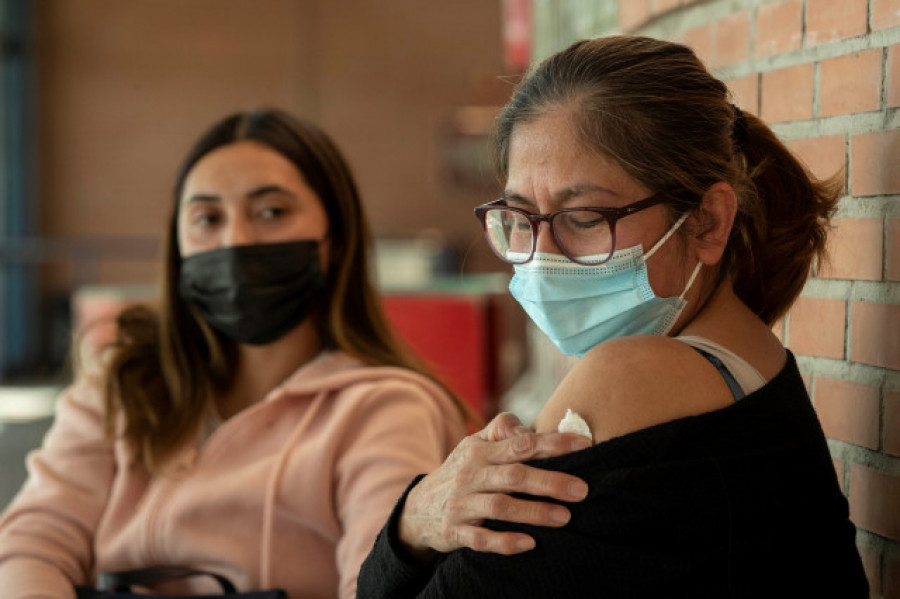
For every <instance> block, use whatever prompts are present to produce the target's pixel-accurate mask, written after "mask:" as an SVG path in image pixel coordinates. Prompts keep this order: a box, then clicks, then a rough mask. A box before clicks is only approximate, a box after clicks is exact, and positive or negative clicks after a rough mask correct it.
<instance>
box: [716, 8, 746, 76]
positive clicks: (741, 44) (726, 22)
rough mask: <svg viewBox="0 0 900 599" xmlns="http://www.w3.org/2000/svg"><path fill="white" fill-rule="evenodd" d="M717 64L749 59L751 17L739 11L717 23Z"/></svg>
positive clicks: (723, 64)
mask: <svg viewBox="0 0 900 599" xmlns="http://www.w3.org/2000/svg"><path fill="white" fill-rule="evenodd" d="M715 39H716V59H715V63H714V64H715V66H719V67H721V66H725V65H729V64H733V63H735V62H739V61H741V60H747V58H748V57H749V56H750V17H748V16H747V15H746V14H745V13H738V14H735V15H731V16H730V17H725V18H724V19H719V21H718V22H717V23H716V33H715Z"/></svg>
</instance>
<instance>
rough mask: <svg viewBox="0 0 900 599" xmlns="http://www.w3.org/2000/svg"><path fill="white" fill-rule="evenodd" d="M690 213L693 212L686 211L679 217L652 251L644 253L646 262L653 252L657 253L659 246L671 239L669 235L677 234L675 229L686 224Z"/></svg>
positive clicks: (654, 245)
mask: <svg viewBox="0 0 900 599" xmlns="http://www.w3.org/2000/svg"><path fill="white" fill-rule="evenodd" d="M690 214H691V213H690V212H685V213H684V214H682V215H681V216H680V217H679V218H678V220H677V221H675V224H674V225H672V228H671V229H669V230H668V231H666V234H665V235H663V236H662V238H661V239H660V240H659V241H657V242H656V243H655V244H653V247H652V248H650V251H648V252H647V253H646V254H644V262H646V261H647V260H649V259H650V256H652V255H653V254H655V253H656V250H658V249H659V248H661V247H662V244H664V243H665V242H667V241H668V240H669V237H671V236H672V235H674V234H675V231H677V230H678V228H679V227H680V226H681V225H683V224H684V221H686V220H687V217H688V216H690Z"/></svg>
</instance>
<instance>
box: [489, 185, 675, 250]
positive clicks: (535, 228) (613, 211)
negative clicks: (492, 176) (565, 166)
mask: <svg viewBox="0 0 900 599" xmlns="http://www.w3.org/2000/svg"><path fill="white" fill-rule="evenodd" d="M663 199H664V196H663V194H658V193H657V194H653V195H652V196H649V197H646V198H644V199H643V200H638V201H637V202H632V203H631V204H628V205H626V206H622V207H621V208H601V207H594V206H592V207H584V208H580V207H579V208H563V209H562V210H556V211H554V212H551V213H550V214H531V213H529V212H525V211H524V210H522V209H521V208H515V207H512V206H507V204H506V198H498V199H496V200H494V201H492V202H488V203H487V204H482V205H480V206H476V207H475V217H476V218H478V220H479V222H481V228H482V229H483V230H484V235H485V237H487V242H488V245H489V246H490V247H491V251H492V252H494V254H495V255H496V256H497V257H498V258H500V259H501V260H503V261H504V262H506V263H507V264H527V263H529V262H531V260H532V258H534V252H535V250H536V249H537V240H538V233H539V232H540V226H541V223H542V222H546V223H548V225H549V227H550V234H551V235H553V240H554V241H555V242H556V247H558V248H559V249H560V251H561V252H562V253H563V255H564V256H565V257H566V258H568V259H569V260H571V261H572V262H575V263H576V264H581V265H583V266H600V265H601V264H606V263H607V262H608V261H609V259H610V258H611V257H612V255H613V252H615V251H616V221H618V220H619V219H622V218H625V217H626V216H631V215H632V214H635V213H637V212H640V211H641V210H645V209H647V208H650V207H652V206H656V205H657V204H662V203H663ZM501 209H502V210H508V211H510V212H516V213H518V214H521V215H522V216H524V217H525V218H526V219H528V222H529V223H530V224H531V252H529V254H528V258H526V259H525V260H523V261H521V262H518V261H516V262H514V261H512V260H510V259H509V258H508V257H506V256H501V255H500V252H498V251H497V249H496V248H495V247H494V244H493V242H492V241H491V235H490V232H489V231H488V228H487V213H488V212H490V211H491V210H501ZM585 211H587V212H596V213H597V214H599V215H601V216H602V217H603V218H604V219H606V222H608V223H609V234H610V249H609V252H608V253H607V254H606V258H605V259H604V260H603V261H602V262H583V261H581V260H579V259H578V258H576V257H575V256H571V255H569V251H568V250H567V249H566V247H565V245H564V244H563V243H562V242H560V239H559V237H557V235H556V229H555V228H554V227H553V219H554V218H556V217H557V216H559V215H560V214H565V213H566V212H585Z"/></svg>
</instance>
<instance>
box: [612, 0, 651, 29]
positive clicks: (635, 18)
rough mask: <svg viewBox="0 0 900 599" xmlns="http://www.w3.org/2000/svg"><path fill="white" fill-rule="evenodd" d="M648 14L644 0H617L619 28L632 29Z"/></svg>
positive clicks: (645, 18)
mask: <svg viewBox="0 0 900 599" xmlns="http://www.w3.org/2000/svg"><path fill="white" fill-rule="evenodd" d="M649 16H650V12H649V11H648V10H647V1H646V0H619V29H621V30H622V31H634V30H635V29H637V28H638V26H640V25H641V23H643V22H644V21H646V20H647V18H648V17H649Z"/></svg>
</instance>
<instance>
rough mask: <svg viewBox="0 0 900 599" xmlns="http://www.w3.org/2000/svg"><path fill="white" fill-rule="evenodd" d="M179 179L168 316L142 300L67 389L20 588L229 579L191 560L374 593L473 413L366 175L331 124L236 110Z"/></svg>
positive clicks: (0, 541)
mask: <svg viewBox="0 0 900 599" xmlns="http://www.w3.org/2000/svg"><path fill="white" fill-rule="evenodd" d="M174 191H175V193H174V198H173V201H172V208H171V217H170V219H169V223H168V228H167V233H166V242H165V257H164V264H163V266H164V278H163V281H162V285H161V289H160V297H159V300H158V304H157V309H150V308H149V307H133V308H130V309H127V310H125V311H124V312H123V313H122V314H121V315H120V317H119V318H118V322H117V325H118V327H117V328H118V336H117V338H116V339H115V340H114V341H113V342H112V343H110V345H109V346H108V348H107V349H106V350H104V353H103V355H102V358H103V360H102V365H103V370H102V371H101V372H90V371H82V372H80V373H79V374H80V375H81V376H79V377H78V380H77V381H76V382H75V384H74V385H72V386H71V387H70V388H69V389H67V390H66V391H65V392H64V393H63V394H62V396H61V398H60V400H59V404H58V409H57V414H56V420H55V422H54V425H53V428H52V429H51V430H50V432H49V434H48V436H47V438H46V440H45V442H44V444H43V447H42V448H41V449H40V450H38V451H37V452H35V453H33V454H32V455H31V456H30V457H29V478H28V481H27V482H26V484H25V486H24V487H23V489H22V490H21V492H20V493H19V495H18V496H17V497H16V499H15V500H14V501H13V502H12V504H11V505H10V506H9V508H8V509H7V510H6V512H5V513H4V514H3V517H2V520H0V596H2V597H3V598H4V599H20V598H25V597H30V598H36V597H42V598H49V597H53V598H58V599H65V598H70V597H71V598H74V597H75V586H82V585H93V584H94V583H95V579H96V575H97V573H98V572H100V573H104V574H109V573H116V575H117V576H119V577H120V578H119V579H120V580H124V581H127V580H129V579H131V580H136V581H139V582H140V583H142V586H150V587H152V588H153V589H154V590H156V591H157V592H165V593H170V594H171V593H189V594H198V593H200V592H203V591H206V592H209V593H212V592H215V590H216V589H217V588H218V587H217V586H216V585H215V584H214V580H213V579H212V578H211V577H209V576H193V577H190V578H181V577H179V579H178V580H172V581H168V582H166V581H165V579H166V578H170V577H173V578H174V576H172V575H173V574H182V573H183V570H181V569H182V568H190V569H195V570H203V571H206V572H209V573H212V574H215V575H219V576H224V577H226V578H227V579H229V580H230V581H231V582H232V583H233V584H234V585H235V586H236V587H237V589H238V590H241V591H251V590H260V589H267V588H270V587H277V588H281V589H284V590H285V591H286V592H287V594H288V596H289V597H297V598H299V597H343V598H347V597H353V596H354V595H355V593H356V577H357V574H358V572H359V567H360V564H361V563H362V560H363V559H364V558H365V556H366V554H367V553H368V552H369V549H370V548H371V546H372V543H373V541H374V538H375V535H376V533H377V532H378V530H379V528H380V527H381V525H382V523H383V521H384V519H385V517H386V516H387V514H388V513H389V512H390V509H391V507H392V506H393V504H394V502H395V501H396V499H397V497H398V496H399V495H400V493H401V492H402V491H403V489H404V487H405V486H406V485H407V484H408V483H409V480H410V479H411V478H412V477H413V476H414V475H415V474H416V473H417V472H420V471H422V470H423V469H425V470H427V469H431V468H434V467H436V466H437V465H438V464H440V462H441V460H442V459H444V457H445V456H446V455H447V454H448V453H449V451H450V450H451V449H452V448H453V447H454V446H455V445H456V444H457V443H458V442H459V441H460V439H462V437H463V436H464V434H465V427H464V424H463V413H464V410H463V409H462V406H461V405H460V404H459V402H457V401H454V399H453V397H452V396H451V395H450V394H449V393H448V392H447V391H446V390H445V389H444V388H443V387H442V386H441V385H440V384H439V383H437V381H436V380H435V379H433V378H432V377H431V376H430V375H428V373H427V371H425V370H424V369H423V368H422V367H421V366H420V365H419V364H418V362H417V361H416V360H415V359H414V358H413V357H412V356H411V355H408V354H407V353H406V352H405V350H404V349H403V348H402V346H401V345H400V344H399V343H398V342H397V340H396V339H395V338H394V335H393V333H392V332H391V328H390V326H389V325H388V323H387V321H386V319H385V317H384V315H383V312H382V311H381V307H380V302H379V299H378V297H377V294H376V293H375V290H374V288H373V287H372V284H371V282H370V279H369V274H368V258H367V253H368V251H369V240H370V237H369V232H368V225H367V222H366V219H365V214H364V211H363V206H362V203H361V201H360V197H359V194H358V192H357V189H356V185H355V183H354V180H353V176H352V174H351V172H350V170H349V168H348V166H347V164H346V162H345V161H344V159H343V157H342V155H341V153H340V152H339V151H338V149H337V148H336V147H335V145H334V144H333V143H332V141H331V140H330V138H329V137H328V136H327V135H326V134H325V133H324V132H323V131H321V130H320V129H318V128H317V127H315V126H314V125H312V124H311V123H309V122H306V121H303V120H301V119H297V118H294V117H292V116H290V115H288V114H286V113H283V112H281V111H277V110H257V111H249V112H243V113H238V114H234V115H230V116H228V117H226V118H223V119H222V120H221V121H219V122H218V123H216V124H215V125H214V126H213V127H211V128H210V129H209V130H208V131H207V132H206V133H205V134H204V135H203V136H201V137H200V138H199V139H198V140H197V142H196V144H195V145H194V147H193V148H192V149H191V151H190V153H189V154H188V155H187V157H186V158H185V160H184V163H183V165H182V167H181V170H180V172H179V174H178V177H177V181H176V185H175V190H174ZM158 566H163V567H174V569H173V568H163V569H160V568H157V567H158ZM147 568H150V569H149V570H148V569H147ZM123 571H124V572H126V574H122V572H123ZM210 585H212V586H210Z"/></svg>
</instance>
